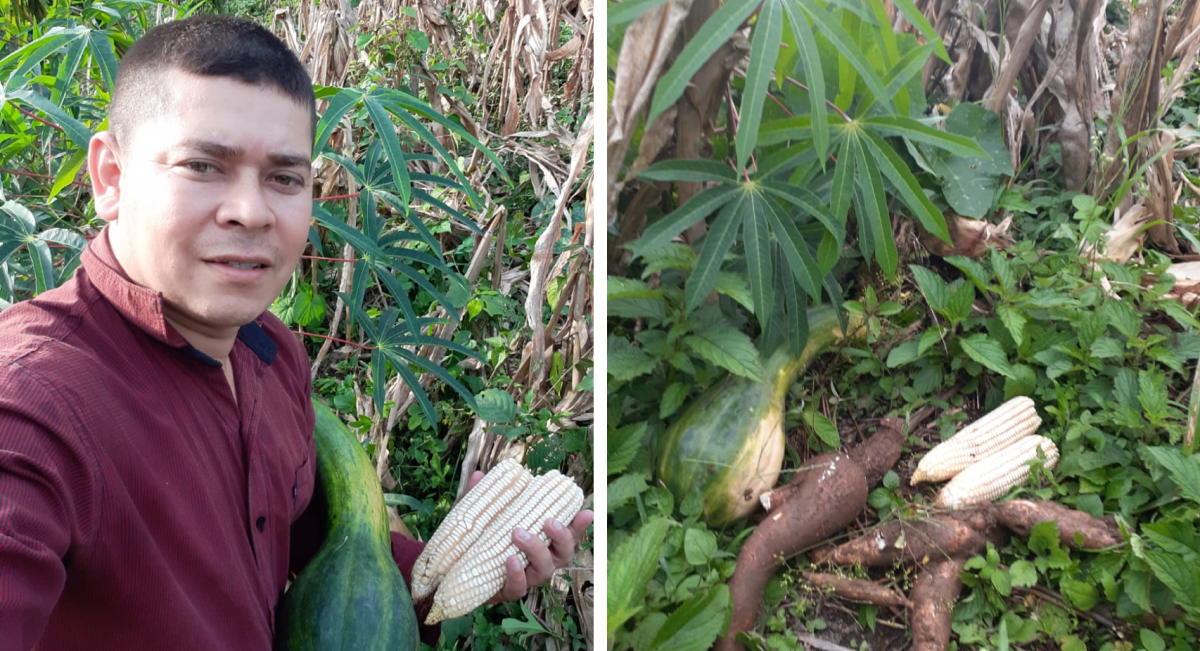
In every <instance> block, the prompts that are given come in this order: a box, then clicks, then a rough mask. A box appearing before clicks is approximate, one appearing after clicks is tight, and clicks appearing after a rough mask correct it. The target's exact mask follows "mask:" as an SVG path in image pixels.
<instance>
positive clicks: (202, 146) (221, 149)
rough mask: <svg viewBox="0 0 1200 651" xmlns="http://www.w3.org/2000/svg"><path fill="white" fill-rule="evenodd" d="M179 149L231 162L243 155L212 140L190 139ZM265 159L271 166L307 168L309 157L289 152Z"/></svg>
mask: <svg viewBox="0 0 1200 651" xmlns="http://www.w3.org/2000/svg"><path fill="white" fill-rule="evenodd" d="M179 146H180V148H181V149H195V150H197V151H199V152H200V153H203V154H207V155H209V156H212V157H213V158H219V159H221V160H231V159H236V158H241V157H242V155H243V154H244V153H245V150H243V149H242V148H241V147H231V146H229V145H224V144H221V143H219V142H216V141H213V140H198V139H194V138H193V139H190V140H185V141H183V142H182V143H180V145H179ZM267 159H268V160H269V161H270V162H271V164H272V165H279V166H281V167H304V168H307V167H309V163H310V161H309V157H308V156H302V155H300V154H294V153H290V152H272V153H271V154H268V155H267Z"/></svg>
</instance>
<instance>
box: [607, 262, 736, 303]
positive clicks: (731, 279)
mask: <svg viewBox="0 0 1200 651" xmlns="http://www.w3.org/2000/svg"><path fill="white" fill-rule="evenodd" d="M713 291H714V292H716V293H718V294H720V295H722V296H728V297H729V298H732V299H733V300H735V301H737V302H738V304H739V305H741V306H742V307H744V308H746V310H747V311H749V312H753V311H754V299H753V298H751V296H750V283H749V282H747V281H746V277H745V276H742V275H740V274H735V273H730V272H727V271H722V272H721V273H719V274H717V280H716V282H714V283H713ZM610 311H611V310H610Z"/></svg>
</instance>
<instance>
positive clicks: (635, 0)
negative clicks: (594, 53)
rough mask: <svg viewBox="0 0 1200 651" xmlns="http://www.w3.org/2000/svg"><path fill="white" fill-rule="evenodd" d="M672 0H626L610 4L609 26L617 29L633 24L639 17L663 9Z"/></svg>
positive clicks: (608, 5) (608, 4)
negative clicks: (652, 10)
mask: <svg viewBox="0 0 1200 651" xmlns="http://www.w3.org/2000/svg"><path fill="white" fill-rule="evenodd" d="M669 2H671V0H625V1H624V2H608V3H606V5H607V7H608V26H609V27H610V28H611V27H617V26H619V25H624V24H625V23H628V22H632V21H633V20H635V19H636V18H637V17H638V16H641V15H642V14H644V13H646V12H647V11H650V10H651V9H655V8H657V7H661V6H663V5H665V4H667V3H669Z"/></svg>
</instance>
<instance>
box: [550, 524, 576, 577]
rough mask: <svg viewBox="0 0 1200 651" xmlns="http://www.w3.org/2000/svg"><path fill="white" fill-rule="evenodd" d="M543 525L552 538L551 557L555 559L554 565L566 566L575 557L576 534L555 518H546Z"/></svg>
mask: <svg viewBox="0 0 1200 651" xmlns="http://www.w3.org/2000/svg"><path fill="white" fill-rule="evenodd" d="M543 527H544V529H545V531H546V536H547V537H549V538H550V557H551V558H552V559H554V567H566V566H567V565H569V564H570V563H571V559H572V558H574V557H575V536H574V535H573V534H572V533H571V530H570V529H568V528H567V527H564V526H563V525H562V523H561V522H559V521H558V520H555V519H554V518H550V519H549V520H546V522H545V524H544V525H543Z"/></svg>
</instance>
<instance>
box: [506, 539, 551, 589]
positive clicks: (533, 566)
mask: <svg viewBox="0 0 1200 651" xmlns="http://www.w3.org/2000/svg"><path fill="white" fill-rule="evenodd" d="M512 538H513V543H514V544H515V545H516V546H517V549H520V550H521V551H523V552H525V558H528V559H529V567H528V568H526V569H525V581H526V582H527V584H528V585H541V584H543V583H545V582H546V581H548V580H550V575H552V574H554V558H553V557H551V556H550V548H549V547H547V546H546V545H545V543H543V542H542V541H541V539H539V538H538V537H537V536H535V535H533V534H531V533H529V532H528V531H526V530H524V529H519V528H518V529H514V530H513V534H512Z"/></svg>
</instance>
